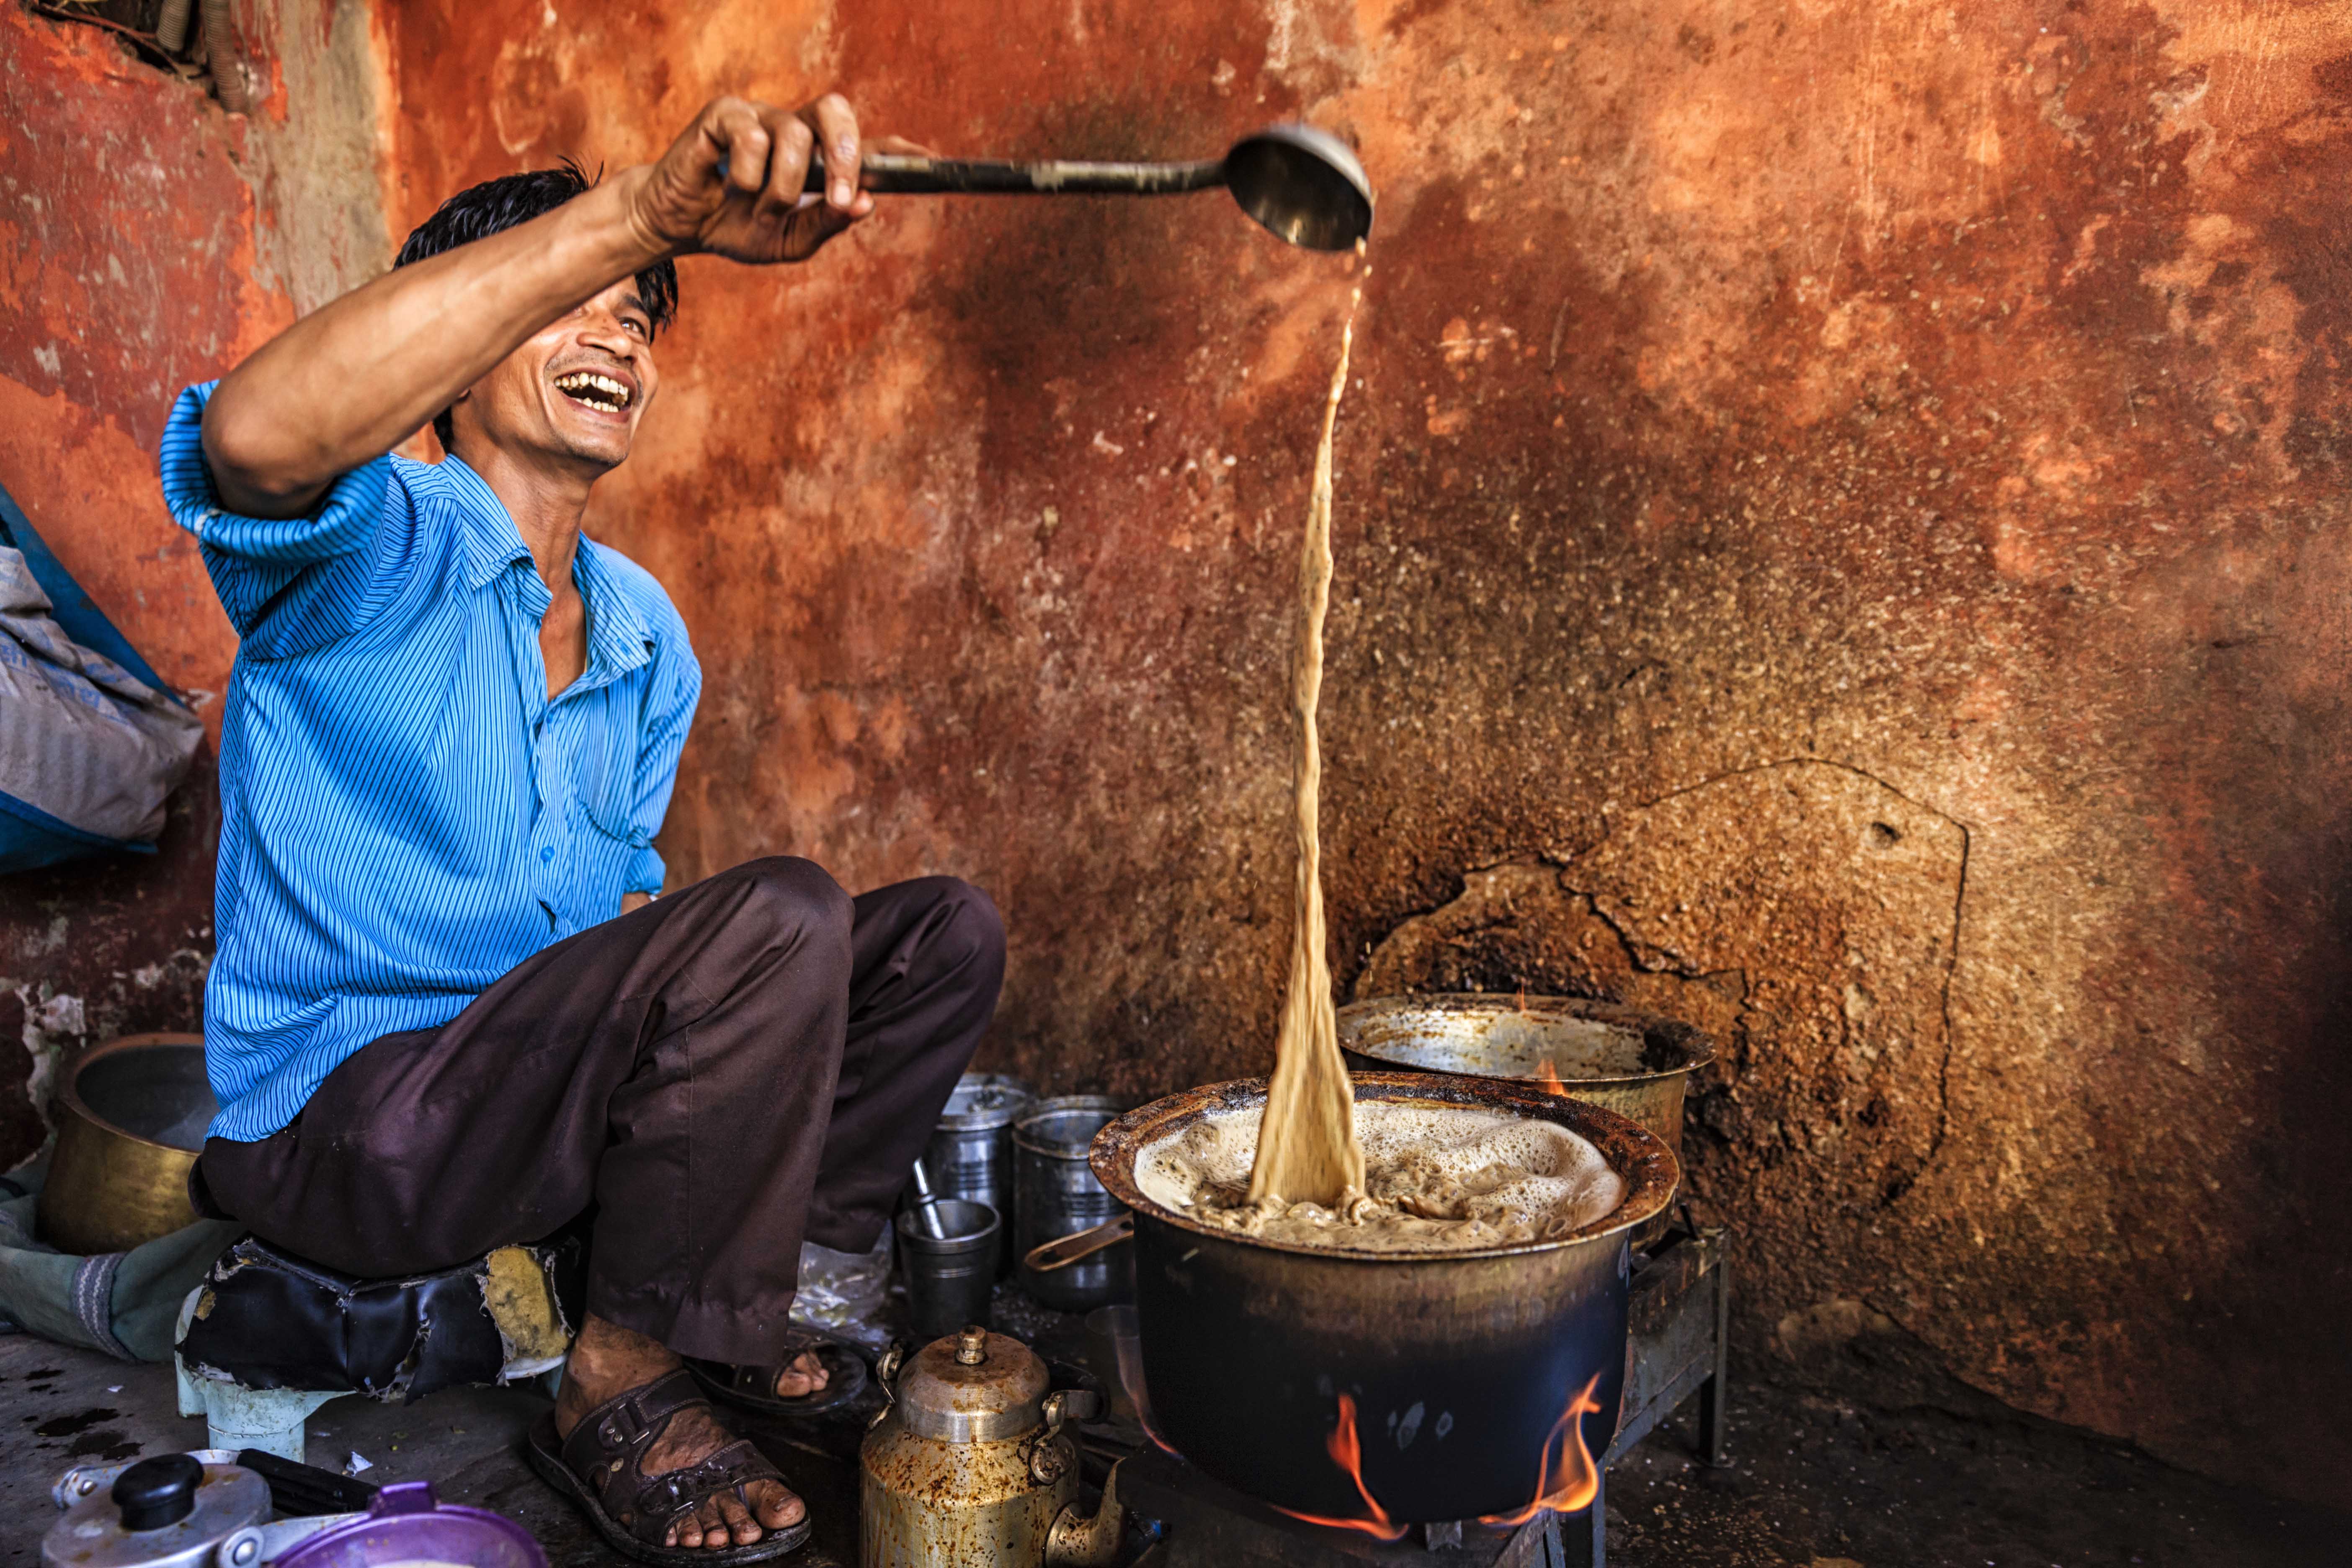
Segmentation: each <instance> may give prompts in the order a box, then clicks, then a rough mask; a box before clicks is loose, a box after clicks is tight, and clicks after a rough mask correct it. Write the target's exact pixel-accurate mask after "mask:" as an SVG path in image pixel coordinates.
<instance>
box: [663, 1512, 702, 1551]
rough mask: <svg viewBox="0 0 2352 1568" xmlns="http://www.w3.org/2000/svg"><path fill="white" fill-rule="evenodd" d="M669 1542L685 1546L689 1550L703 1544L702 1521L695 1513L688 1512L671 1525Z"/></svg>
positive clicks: (673, 1544)
mask: <svg viewBox="0 0 2352 1568" xmlns="http://www.w3.org/2000/svg"><path fill="white" fill-rule="evenodd" d="M667 1544H669V1545H671V1546H683V1547H686V1548H688V1549H689V1550H691V1549H692V1548H694V1547H697V1546H699V1545H701V1544H702V1521H701V1520H700V1519H699V1518H698V1517H696V1516H695V1515H693V1514H688V1515H687V1516H686V1517H685V1518H684V1519H681V1520H679V1521H677V1522H675V1523H674V1524H672V1525H671V1526H670V1527H669V1535H668V1538H667Z"/></svg>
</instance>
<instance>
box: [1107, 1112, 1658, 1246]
mask: <svg viewBox="0 0 2352 1568" xmlns="http://www.w3.org/2000/svg"><path fill="white" fill-rule="evenodd" d="M1348 1079H1349V1082H1350V1083H1352V1084H1353V1085H1354V1086H1355V1089H1356V1099H1357V1100H1358V1101H1359V1102H1360V1101H1363V1100H1391V1101H1398V1100H1401V1101H1404V1102H1406V1103H1409V1104H1427V1105H1437V1106H1473V1107H1477V1108H1480V1109H1484V1110H1515V1111H1517V1112H1519V1113H1520V1114H1522V1115H1526V1116H1531V1117H1534V1118H1536V1119H1537V1120H1538V1121H1551V1122H1556V1123H1558V1124H1559V1125H1560V1126H1562V1127H1565V1128H1567V1129H1568V1130H1569V1131H1571V1132H1574V1133H1576V1134H1578V1135H1579V1136H1580V1137H1582V1138H1584V1139H1586V1140H1587V1141H1589V1142H1591V1144H1592V1145H1593V1147H1595V1148H1596V1149H1598V1150H1599V1151H1600V1152H1601V1158H1602V1159H1604V1160H1607V1161H1608V1162H1609V1165H1610V1168H1611V1169H1612V1170H1613V1171H1615V1172H1616V1173H1618V1175H1620V1176H1622V1177H1623V1178H1624V1181H1625V1196H1624V1198H1623V1200H1622V1202H1620V1203H1619V1204H1618V1205H1617V1206H1616V1207H1615V1208H1614V1209H1612V1210H1611V1211H1610V1212H1609V1213H1608V1214H1606V1215H1602V1216H1601V1218H1599V1219H1597V1220H1594V1221H1593V1222H1592V1223H1591V1224H1590V1225H1587V1226H1580V1228H1578V1229H1576V1230H1572V1231H1570V1232H1569V1233H1568V1234H1567V1235H1566V1236H1559V1237H1549V1238H1548V1239H1545V1240H1541V1241H1515V1242H1507V1243H1505V1244H1504V1245H1502V1246H1499V1247H1464V1248H1461V1249H1458V1250H1454V1249H1448V1250H1445V1251H1432V1252H1389V1251H1373V1250H1371V1249H1370V1248H1366V1247H1310V1246H1307V1245H1306V1244H1305V1243H1302V1242H1295V1241H1269V1240H1267V1239H1265V1237H1255V1236H1245V1235H1243V1234H1242V1233H1240V1232H1238V1231H1233V1230H1228V1229H1226V1228H1224V1227H1223V1226H1213V1225H1204V1224H1202V1222H1201V1221H1199V1220H1197V1219H1193V1218H1192V1217H1191V1216H1190V1215H1184V1214H1181V1213H1180V1212H1178V1211H1177V1210H1175V1209H1171V1208H1169V1207H1166V1206H1165V1205H1161V1204H1160V1203H1157V1202H1155V1201H1154V1200H1152V1199H1151V1198H1150V1197H1148V1196H1146V1195H1145V1194H1144V1192H1143V1189H1142V1188H1141V1187H1140V1186H1139V1185H1138V1184H1136V1180H1135V1159H1136V1156H1137V1155H1138V1154H1139V1153H1140V1152H1142V1151H1143V1150H1144V1148H1145V1147H1146V1146H1147V1145H1149V1144H1151V1143H1155V1142H1159V1140H1160V1139H1161V1138H1163V1137H1165V1136H1167V1135H1168V1134H1169V1133H1171V1132H1173V1131H1176V1130H1178V1129H1179V1128H1181V1127H1184V1126H1187V1125H1189V1124H1190V1123H1192V1122H1193V1121H1198V1120H1200V1119H1201V1118H1202V1117H1204V1116H1208V1115H1210V1114H1213V1113H1214V1112H1217V1111H1222V1110H1247V1109H1249V1108H1250V1107H1252V1106H1262V1105H1263V1104H1265V1095H1266V1082H1267V1080H1266V1079H1263V1078H1244V1079H1229V1080H1227V1081H1226V1082H1223V1083H1212V1084H1203V1085H1202V1086H1201V1087H1199V1088H1197V1089H1185V1090H1182V1091H1181V1092H1180V1093H1177V1094H1171V1095H1168V1096H1166V1097H1164V1098H1162V1099H1160V1100H1153V1101H1151V1102H1150V1104H1148V1105H1140V1106H1138V1107H1137V1108H1136V1109H1135V1110H1130V1111H1129V1112H1128V1113H1127V1114H1126V1115H1124V1116H1122V1117H1120V1118H1119V1119H1118V1121H1113V1122H1111V1123H1109V1124H1108V1126H1106V1127H1104V1128H1103V1129H1102V1131H1099V1132H1097V1133H1096V1134H1095V1140H1094V1144H1093V1149H1092V1152H1091V1154H1090V1156H1089V1159H1088V1163H1089V1164H1091V1165H1092V1166H1093V1168H1094V1173H1095V1179H1096V1180H1097V1181H1098V1182H1100V1183H1101V1184H1103V1186H1104V1188H1105V1189H1106V1190H1107V1191H1108V1192H1109V1193H1110V1194H1111V1195H1112V1196H1113V1197H1115V1198H1117V1199H1118V1201H1119V1202H1120V1203H1122V1204H1125V1205H1127V1206H1128V1207H1129V1208H1130V1209H1132V1210H1134V1211H1135V1212H1136V1213H1137V1214H1139V1215H1146V1216H1148V1217H1150V1218H1151V1219H1154V1220H1157V1221H1159V1222H1160V1223H1161V1224H1163V1225H1170V1226H1175V1227H1176V1228H1177V1229H1179V1230H1185V1231H1190V1232H1191V1233H1192V1234H1193V1235H1194V1236H1200V1237H1209V1238H1211V1239H1213V1240H1216V1241H1229V1242H1232V1243H1234V1245H1236V1246H1241V1247H1263V1248H1265V1250H1266V1251H1269V1252H1288V1253H1294V1254H1297V1255H1298V1256H1300V1257H1304V1258H1331V1259H1333V1260H1335V1261H1346V1262H1355V1263H1386V1264H1444V1263H1461V1262H1466V1261H1469V1260H1471V1259H1473V1258H1516V1257H1519V1256H1521V1255H1523V1254H1527V1253H1534V1252H1550V1251H1553V1250H1556V1249H1558V1248H1560V1247H1575V1246H1578V1245H1580V1244H1582V1243H1585V1242H1590V1241H1597V1240H1599V1239H1601V1237H1609V1236H1614V1235H1616V1234H1617V1233H1618V1232H1620V1231H1630V1230H1632V1229H1633V1228H1634V1227H1635V1226H1639V1225H1641V1224H1643V1222H1644V1221H1646V1220H1648V1219H1650V1218H1652V1217H1653V1216H1654V1215H1656V1214H1658V1213H1659V1212H1660V1211H1661V1210H1663V1209H1664V1207H1665V1206H1666V1205H1667V1204H1669V1203H1670V1202H1672V1201H1673V1199H1674V1195H1675V1187H1676V1185H1677V1184H1679V1183H1680V1182H1681V1180H1682V1167H1681V1164H1680V1163H1679V1162H1677V1161H1676V1160H1675V1155H1674V1152H1673V1151H1672V1150H1670V1149H1668V1148H1667V1147H1666V1143H1665V1140H1664V1139H1663V1138H1660V1137H1659V1136H1658V1135H1657V1134H1656V1133H1654V1132H1653V1131H1650V1130H1649V1129H1648V1128H1646V1127H1644V1126H1643V1125H1642V1124H1641V1123H1640V1122H1638V1121H1633V1119H1632V1118H1631V1117H1627V1116H1621V1115H1619V1114H1618V1113H1617V1112H1616V1111H1613V1110H1605V1109H1603V1108H1602V1107H1601V1106H1598V1105H1594V1104H1592V1103H1591V1102H1590V1101H1587V1100H1575V1099H1571V1098H1570V1097H1568V1096H1566V1095H1557V1094H1550V1093H1547V1092H1546V1091H1544V1090H1543V1089H1523V1088H1521V1087H1520V1083H1521V1081H1522V1080H1519V1079H1501V1078H1475V1077H1471V1076H1469V1075H1467V1074H1462V1073H1423V1072H1351V1073H1349V1075H1348ZM1367 1090H1370V1093H1367V1092H1366V1091H1367Z"/></svg>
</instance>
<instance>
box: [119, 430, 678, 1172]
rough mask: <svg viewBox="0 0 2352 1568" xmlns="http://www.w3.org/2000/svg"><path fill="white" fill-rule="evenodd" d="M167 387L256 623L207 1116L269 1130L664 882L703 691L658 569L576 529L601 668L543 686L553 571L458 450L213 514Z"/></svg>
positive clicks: (240, 677) (227, 569)
mask: <svg viewBox="0 0 2352 1568" xmlns="http://www.w3.org/2000/svg"><path fill="white" fill-rule="evenodd" d="M212 390H213V389H212V385H211V384H205V385H203V386H194V387H190V388H189V389H188V390H187V391H185V392H184V393H182V394H181V395H180V399H179V402H178V404H177V405H175V406H174V407H173V410H172V418H171V422H170V424H169V425H168V426H166V428H165V429H164V432H163V456H162V458H161V462H160V467H161V468H162V471H163V499H164V500H165V501H166V502H168V503H169V504H170V506H171V509H172V519H173V521H174V522H177V523H178V524H179V525H180V526H181V527H182V528H184V529H186V530H187V531H189V532H191V533H193V534H194V535H195V536H196V537H197V539H199V540H201V541H202V542H203V546H204V558H205V568H206V570H208V571H209V572H210V573H211V574H212V579H213V586H214V587H215V589H216V590H217V591H218V592H219V594H220V600H221V604H222V605H223V607H225V608H226V610H227V611H228V618H229V620H230V621H231V622H232V623H233V624H234V625H235V626H236V631H237V636H238V637H240V638H241V639H242V641H241V642H240V644H239V645H238V647H237V654H236V669H235V670H234V672H233V673H232V674H231V675H230V677H229V685H228V700H227V705H226V710H224V713H223V718H222V724H221V753H220V792H221V842H220V870H219V875H218V879H217V880H216V882H215V887H214V895H213V897H214V904H215V918H214V925H215V940H216V942H217V946H218V951H217V952H216V953H215V957H214V960H213V968H212V975H211V978H210V980H209V981H208V982H207V983H206V984H205V1063H206V1066H207V1068H208V1070H209V1072H210V1075H211V1078H212V1084H213V1091H214V1093H215V1094H216V1095H217V1096H218V1097H219V1099H220V1102H221V1108H222V1109H221V1113H220V1115H219V1117H218V1118H217V1119H216V1120H215V1121H214V1122H213V1124H212V1133H213V1136H215V1137H216V1138H230V1139H236V1140H240V1141H248V1142H249V1141H251V1140H254V1139H257V1138H264V1137H267V1136H268V1135H269V1134H270V1133H272V1132H275V1131H278V1129H280V1128H282V1127H284V1126H286V1125H287V1124H288V1123H289V1122H290V1121H293V1120H294V1118H295V1115H296V1114H297V1113H298V1112H299V1111H300V1110H301V1109H302V1106H303V1104H304V1102H305V1101H307V1100H309V1099H310V1095H311V1092H312V1091H313V1090H314V1089H317V1088H318V1087H319V1083H320V1080H321V1079H324V1078H325V1077H326V1076H327V1074H328V1073H330V1072H331V1071H332V1070H333V1069H334V1068H335V1067H336V1066H337V1065H338V1064H340V1063H341V1061H342V1060H343V1059H344V1058H347V1057H349V1056H351V1055H352V1052H354V1051H356V1050H358V1049H359V1048H360V1047H362V1046H364V1045H366V1044H368V1043H369V1042H370V1041H372V1040H373V1039H374V1038H375V1037H377V1036H379V1035H385V1034H391V1033H394V1032H397V1031H402V1030H409V1029H429V1028H435V1027H437V1026H440V1025H442V1024H445V1023H446V1022H448V1020H449V1019H451V1018H453V1017H455V1016H457V1014H458V1013H459V1012H461V1011H463V1010H464V1008H465V1006H466V1004H467V1003H468V1002H470V1001H472V1000H473V999H474V997H475V996H476V995H477V994H478V993H480V992H481V991H483V990H485V989H486V988H488V986H489V984H491V983H492V982H493V981H495V980H497V979H498V978H499V975H501V974H503V973H506V972H507V971H508V970H509V969H511V968H513V967H514V966H515V965H516V964H517V963H521V962H522V961H523V960H524V959H526V958H529V957H530V955H531V954H532V953H534V952H538V951H539V950H540V949H541V948H543V947H545V946H546V945H547V944H548V943H550V942H554V941H557V940H558V939H560V938H562V937H566V936H570V935H571V934H572V932H574V931H580V930H581V929H583V927H586V926H591V925H593V924H595V923H596V922H597V921H603V920H607V919H610V918H611V917H612V916H614V915H615V914H617V913H618V912H619V911H620V901H621V895H622V894H623V893H625V892H631V891H636V892H654V891H657V890H658V889H660V887H661V882H662V859H661V857H660V856H659V855H658V854H656V852H655V851H654V848H653V836H654V834H655V833H656V831H657V830H658V829H659V828H660V826H661V823H662V814H663V813H664V812H665V811H666V810H667V808H668V805H669V795H670V786H671V784H673V783H675V782H676V779H677V755H678V752H679V749H680V748H681V747H683V746H684V745H685V744H686V731H687V727H688V724H689V723H691V722H692V721H693V718H694V703H695V699H696V697H697V696H698V694H699V693H700V691H701V689H702V670H701V667H700V666H699V665H698V664H697V663H696V662H695V658H694V651H693V649H692V648H691V647H689V646H688V642H687V637H686V626H685V623H683V622H682V621H680V620H679V619H678V616H677V611H676V610H675V609H673V608H672V607H671V605H670V602H669V598H668V595H665V594H664V593H663V592H662V590H661V585H660V584H657V583H656V582H655V581H654V580H653V578H652V577H651V576H649V575H647V574H646V573H645V572H644V571H642V570H640V569H639V568H638V567H637V566H635V564H633V563H631V562H629V561H627V560H625V559H624V558H623V557H622V556H620V555H618V554H616V553H614V552H613V551H610V550H607V549H605V548H604V546H602V545H600V544H597V543H594V542H592V541H590V540H587V539H583V540H581V541H580V548H579V552H578V554H577V556H576V557H575V559H574V562H573V565H572V581H573V582H574V583H575V584H578V586H579V589H580V596H581V598H582V599H583V601H584V602H585V603H586V605H587V611H588V665H587V668H586V670H585V671H584V672H583V674H582V675H581V676H580V678H579V679H576V680H574V681H573V682H572V684H571V685H570V686H569V687H567V688H566V689H564V690H563V692H562V694H561V695H559V696H558V697H556V698H555V699H554V700H549V699H548V695H547V673H546V667H545V665H544V664H543V663H542V662H541V658H540V651H539V628H540V618H541V616H542V615H544V614H545V612H546V610H547V607H548V605H549V602H550V600H549V595H548V592H547V585H546V584H544V583H542V582H541V581H540V577H539V574H538V572H537V570H536V569H535V568H534V567H533V566H532V564H531V558H530V550H529V549H528V548H526V547H525V545H524V544H523V542H522V538H521V536H520V534H518V533H517V532H516V531H515V526H514V521H513V519H512V518H510V517H509V515H508V513H507V510H506V508H505V506H504V505H503V504H501V503H500V502H499V499H498V497H497V496H496V495H494V494H492V493H491V490H490V488H489V486H488V485H487V484H485V483H483V481H482V479H481V477H480V476H479V475H478V474H476V473H475V472H474V471H473V470H472V469H471V468H467V466H466V465H465V464H464V463H463V462H461V461H459V460H458V459H457V458H448V459H446V461H443V462H440V463H437V464H436V463H417V462H412V461H410V460H408V459H407V458H399V457H385V458H377V459H376V460H375V461H374V462H372V463H369V464H367V465H365V466H364V467H362V468H354V469H353V470H352V472H350V473H348V474H345V475H344V476H343V477H342V478H341V479H337V480H336V481H335V483H334V486H333V488H332V489H330V490H329V491H328V493H327V495H326V498H325V499H324V500H322V501H321V502H320V504H319V505H318V506H317V507H316V508H314V509H313V510H312V511H311V514H310V516H308V517H299V518H290V519H286V520H283V521H265V520H263V519H259V518H250V517H239V516H237V515H236V514H235V513H233V512H230V511H227V510H224V509H223V508H222V506H221V504H220V498H219V497H218V495H217V494H216V493H215V490H214V489H213V480H212V473H211V470H210V469H209V468H207V467H206V465H205V457H204V450H203V447H202V446H201V445H200V440H201V426H202V420H203V416H204V406H205V400H206V399H207V398H209V397H210V396H211V395H212Z"/></svg>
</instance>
